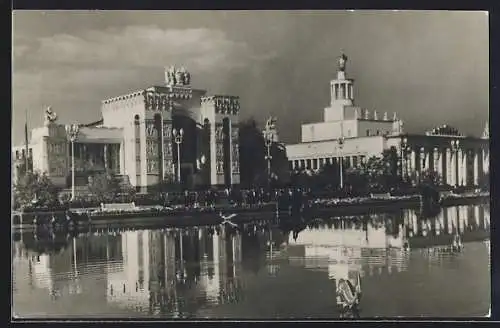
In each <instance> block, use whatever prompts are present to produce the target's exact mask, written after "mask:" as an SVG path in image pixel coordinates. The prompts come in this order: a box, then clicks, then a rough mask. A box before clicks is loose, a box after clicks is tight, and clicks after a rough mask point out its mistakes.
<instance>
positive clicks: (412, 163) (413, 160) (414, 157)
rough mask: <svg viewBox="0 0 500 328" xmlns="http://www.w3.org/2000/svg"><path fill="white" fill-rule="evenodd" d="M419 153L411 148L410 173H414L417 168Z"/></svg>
mask: <svg viewBox="0 0 500 328" xmlns="http://www.w3.org/2000/svg"><path fill="white" fill-rule="evenodd" d="M416 162H417V154H416V153H415V150H414V149H412V150H411V154H410V173H414V172H415V171H416V169H417V163H416Z"/></svg>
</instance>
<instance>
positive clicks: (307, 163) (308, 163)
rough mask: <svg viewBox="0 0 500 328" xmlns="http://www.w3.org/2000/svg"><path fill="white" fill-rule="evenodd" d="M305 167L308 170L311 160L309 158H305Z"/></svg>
mask: <svg viewBox="0 0 500 328" xmlns="http://www.w3.org/2000/svg"><path fill="white" fill-rule="evenodd" d="M306 168H307V169H308V170H310V169H311V160H310V159H307V160H306Z"/></svg>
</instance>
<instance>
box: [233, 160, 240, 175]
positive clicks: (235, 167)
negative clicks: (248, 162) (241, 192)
mask: <svg viewBox="0 0 500 328" xmlns="http://www.w3.org/2000/svg"><path fill="white" fill-rule="evenodd" d="M231 170H232V172H233V175H236V174H240V162H239V161H233V163H232V166H231Z"/></svg>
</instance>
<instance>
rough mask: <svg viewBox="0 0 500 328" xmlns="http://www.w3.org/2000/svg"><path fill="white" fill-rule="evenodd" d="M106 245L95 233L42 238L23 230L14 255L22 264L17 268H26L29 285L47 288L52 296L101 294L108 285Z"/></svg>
mask: <svg viewBox="0 0 500 328" xmlns="http://www.w3.org/2000/svg"><path fill="white" fill-rule="evenodd" d="M107 245H108V242H103V241H102V240H101V238H99V237H95V236H86V235H82V236H79V237H78V238H70V237H69V236H65V235H62V234H56V235H53V236H51V237H50V238H45V239H40V237H37V235H36V234H34V233H24V234H23V238H22V241H19V242H17V243H16V244H15V249H16V251H15V257H14V258H15V259H16V261H17V262H18V264H21V266H20V265H16V269H17V268H19V267H22V266H25V267H27V268H28V285H29V286H30V287H32V288H37V289H42V290H46V291H47V294H48V295H50V296H51V297H52V298H53V299H58V298H60V297H62V296H65V295H70V294H82V293H87V294H92V295H94V296H95V295H99V291H104V290H105V286H106V283H105V278H106V262H107V257H106V247H107ZM96 278H98V279H96ZM102 296H105V295H104V292H103V293H102ZM102 299H103V300H104V299H105V298H104V297H103V298H102Z"/></svg>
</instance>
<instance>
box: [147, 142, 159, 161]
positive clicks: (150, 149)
mask: <svg viewBox="0 0 500 328" xmlns="http://www.w3.org/2000/svg"><path fill="white" fill-rule="evenodd" d="M146 156H147V157H148V158H149V157H158V141H156V140H154V139H146Z"/></svg>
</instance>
